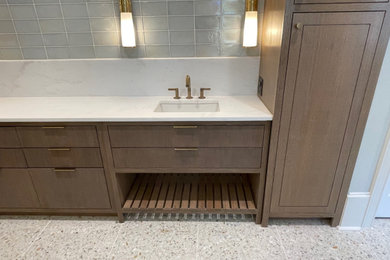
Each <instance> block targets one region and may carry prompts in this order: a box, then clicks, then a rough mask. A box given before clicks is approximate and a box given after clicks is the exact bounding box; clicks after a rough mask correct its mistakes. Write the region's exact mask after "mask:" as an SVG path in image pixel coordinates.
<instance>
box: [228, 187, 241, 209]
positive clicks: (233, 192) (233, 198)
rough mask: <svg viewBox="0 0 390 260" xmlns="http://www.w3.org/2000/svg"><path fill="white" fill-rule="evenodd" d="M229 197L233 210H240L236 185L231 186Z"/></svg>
mask: <svg viewBox="0 0 390 260" xmlns="http://www.w3.org/2000/svg"><path fill="white" fill-rule="evenodd" d="M229 197H230V205H231V207H232V209H238V208H239V207H238V201H237V193H236V187H235V185H234V184H229Z"/></svg>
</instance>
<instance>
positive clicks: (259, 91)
mask: <svg viewBox="0 0 390 260" xmlns="http://www.w3.org/2000/svg"><path fill="white" fill-rule="evenodd" d="M263 86H264V79H263V78H262V77H261V76H259V81H258V82H257V95H258V96H259V97H261V96H263Z"/></svg>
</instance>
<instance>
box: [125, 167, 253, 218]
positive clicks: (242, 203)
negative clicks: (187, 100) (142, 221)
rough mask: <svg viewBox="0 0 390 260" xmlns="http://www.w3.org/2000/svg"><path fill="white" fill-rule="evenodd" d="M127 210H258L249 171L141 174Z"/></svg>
mask: <svg viewBox="0 0 390 260" xmlns="http://www.w3.org/2000/svg"><path fill="white" fill-rule="evenodd" d="M123 211H124V212H156V213H222V214H228V213H233V214H235V213H236V214H256V213H257V209H256V206H255V203H254V201H253V193H252V190H251V188H250V185H249V182H248V178H247V176H246V175H237V174H236V175H225V176H224V177H221V176H220V175H182V174H175V175H170V174H164V175H137V177H136V179H135V181H134V183H133V185H132V187H131V190H130V192H129V195H128V197H127V200H126V202H125V203H124V205H123Z"/></svg>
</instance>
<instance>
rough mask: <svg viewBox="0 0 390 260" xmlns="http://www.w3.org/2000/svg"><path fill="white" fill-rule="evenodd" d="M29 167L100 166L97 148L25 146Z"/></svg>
mask: <svg viewBox="0 0 390 260" xmlns="http://www.w3.org/2000/svg"><path fill="white" fill-rule="evenodd" d="M24 154H25V155H26V160H27V164H28V166H29V167H102V161H101V157H100V150H99V148H58V149H56V148H54V149H51V148H27V149H24Z"/></svg>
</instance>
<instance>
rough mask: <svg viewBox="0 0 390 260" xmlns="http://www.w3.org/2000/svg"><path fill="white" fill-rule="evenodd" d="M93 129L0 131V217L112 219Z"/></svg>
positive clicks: (15, 128) (19, 127)
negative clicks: (26, 214) (54, 215)
mask: <svg viewBox="0 0 390 260" xmlns="http://www.w3.org/2000/svg"><path fill="white" fill-rule="evenodd" d="M97 127H98V126H96V125H84V124H76V125H69V124H64V125H62V126H58V125H52V124H48V125H41V124H38V123H37V124H28V125H24V124H21V123H20V124H16V126H7V125H2V126H0V212H1V213H13V212H31V213H57V214H68V213H80V214H84V213H87V214H89V213H99V214H100V213H101V214H109V213H111V214H112V213H113V212H114V211H113V209H112V206H111V199H110V196H109V192H108V185H107V183H106V175H105V171H104V168H103V161H102V156H101V150H100V143H99V139H98V133H97Z"/></svg>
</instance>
